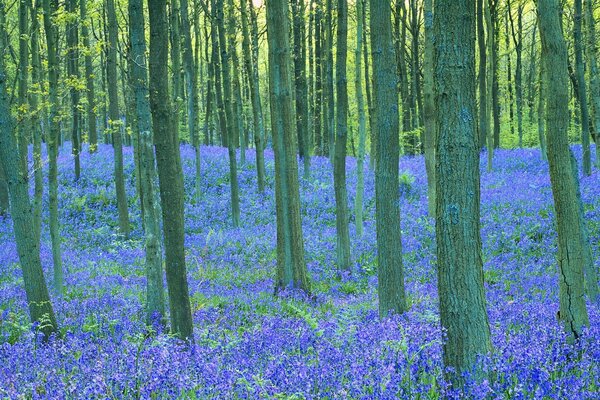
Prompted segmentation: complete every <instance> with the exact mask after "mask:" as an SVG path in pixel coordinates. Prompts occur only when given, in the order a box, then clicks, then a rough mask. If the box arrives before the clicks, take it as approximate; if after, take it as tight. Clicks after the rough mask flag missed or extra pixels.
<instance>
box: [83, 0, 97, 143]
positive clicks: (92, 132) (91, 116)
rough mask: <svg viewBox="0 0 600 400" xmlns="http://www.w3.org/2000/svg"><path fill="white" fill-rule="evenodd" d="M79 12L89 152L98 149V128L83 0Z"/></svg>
mask: <svg viewBox="0 0 600 400" xmlns="http://www.w3.org/2000/svg"><path fill="white" fill-rule="evenodd" d="M79 13H80V20H81V38H82V41H83V48H84V49H85V81H86V89H87V90H86V96H87V128H88V142H89V144H90V147H89V151H90V153H95V152H96V150H97V149H98V128H97V126H96V91H95V86H94V63H93V59H92V51H93V48H92V46H91V45H90V34H89V30H88V23H89V22H88V20H87V19H88V17H87V4H86V1H85V0H80V1H79Z"/></svg>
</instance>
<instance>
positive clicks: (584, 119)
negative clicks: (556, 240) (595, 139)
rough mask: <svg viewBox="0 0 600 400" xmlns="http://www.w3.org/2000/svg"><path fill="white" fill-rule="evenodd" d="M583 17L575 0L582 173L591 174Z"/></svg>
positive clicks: (574, 23)
mask: <svg viewBox="0 0 600 400" xmlns="http://www.w3.org/2000/svg"><path fill="white" fill-rule="evenodd" d="M582 17H583V10H582V0H575V12H574V14H573V41H574V42H575V75H576V77H577V98H578V99H579V110H580V112H581V147H582V148H583V156H582V158H583V174H584V175H585V176H590V175H591V174H592V159H591V153H590V116H589V112H588V103H587V102H588V99H587V88H586V83H585V72H584V70H583V35H582V33H581V21H582V19H583V18H582Z"/></svg>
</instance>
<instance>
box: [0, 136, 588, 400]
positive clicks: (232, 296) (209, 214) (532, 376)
mask: <svg viewBox="0 0 600 400" xmlns="http://www.w3.org/2000/svg"><path fill="white" fill-rule="evenodd" d="M575 152H576V153H577V152H578V150H577V149H575ZM247 156H248V162H247V163H246V164H245V165H243V166H241V167H240V169H239V182H240V186H241V193H242V195H241V209H242V219H241V220H242V227H241V228H239V229H234V228H232V226H231V223H230V218H229V199H230V193H229V176H228V163H227V153H226V150H224V149H222V148H216V147H203V148H202V157H203V159H202V185H203V186H202V196H201V199H200V200H198V201H196V199H195V198H194V193H193V191H194V178H193V176H194V166H193V150H192V149H191V148H190V147H186V146H184V147H183V148H182V158H183V166H184V173H185V188H186V207H185V215H186V255H187V266H188V279H189V285H190V295H191V303H192V312H193V318H194V323H195V332H194V333H195V344H194V346H193V347H191V348H185V347H182V346H181V343H178V342H177V341H176V340H175V339H174V338H172V337H171V336H169V334H168V332H160V331H158V332H155V334H152V335H148V334H147V329H146V326H145V324H144V298H145V277H144V251H143V232H142V224H141V221H140V211H139V205H138V199H137V198H136V196H135V177H134V168H133V161H132V153H131V149H125V172H126V175H127V178H126V182H127V186H128V189H127V190H128V195H129V208H130V213H131V224H132V228H133V233H132V235H131V238H130V239H129V240H123V239H121V238H119V237H118V236H117V235H116V234H115V233H116V232H117V226H118V225H117V217H116V216H117V208H116V200H115V191H114V185H113V177H112V171H113V166H112V149H111V148H110V147H108V146H100V148H99V151H98V153H96V154H93V155H90V154H88V153H87V152H84V153H83V154H82V176H81V179H80V180H79V181H78V182H76V183H75V182H74V174H73V167H72V160H71V159H70V156H69V151H68V150H67V148H66V147H65V148H63V149H62V152H61V156H60V159H59V170H60V175H59V185H60V188H59V193H60V198H59V207H60V220H61V234H62V238H63V242H62V251H63V260H64V264H65V270H66V273H65V283H66V292H65V295H64V298H63V299H61V300H59V299H56V298H54V299H53V301H54V306H55V311H56V313H57V318H58V321H59V324H60V330H61V333H62V336H63V338H62V339H60V340H58V339H56V340H52V341H51V342H50V343H49V344H42V343H41V342H40V340H39V338H37V339H36V330H35V327H32V326H31V325H30V324H29V322H28V317H27V307H26V302H25V293H24V290H23V282H22V275H21V271H20V269H19V265H18V258H17V252H16V247H15V243H14V239H13V234H12V224H11V222H10V220H0V398H3V399H4V398H9V399H12V398H23V399H25V398H34V399H36V398H44V399H46V398H56V399H90V398H101V399H122V398H125V399H130V398H144V399H146V398H151V399H152V398H155V399H162V398H181V399H195V398H197V399H216V398H222V399H258V398H269V399H388V398H418V399H428V398H432V399H435V398H441V397H443V396H446V397H450V398H459V397H464V398H494V399H591V398H600V309H599V307H598V305H597V304H590V303H588V306H589V307H588V311H589V314H590V321H591V327H590V328H589V329H588V330H587V331H586V332H585V334H584V336H583V338H582V339H581V341H580V343H579V344H578V345H577V347H576V348H573V347H570V346H568V345H567V344H566V343H565V337H564V335H563V333H562V331H561V329H560V326H559V324H558V322H557V319H556V312H557V310H558V281H557V266H556V262H555V254H556V233H555V230H554V223H553V218H554V217H553V207H552V192H551V188H550V181H549V177H548V167H547V165H546V164H545V163H544V162H543V161H542V160H541V157H540V152H539V150H535V149H524V150H511V151H498V152H497V153H496V155H495V158H494V162H495V166H496V167H495V170H494V172H492V173H487V172H485V164H484V161H482V177H481V192H482V196H481V199H482V206H481V220H482V228H481V234H482V239H483V261H484V269H485V279H486V294H487V305H488V313H489V320H490V326H491V330H492V340H493V344H494V349H495V352H494V354H493V355H491V357H490V358H488V359H486V360H484V362H485V363H486V365H487V367H488V368H489V369H490V370H491V371H492V372H493V373H492V374H491V376H493V377H494V378H493V379H492V380H490V381H485V382H483V383H482V384H481V383H480V384H475V383H469V384H467V386H466V388H464V390H463V391H462V392H460V393H459V392H453V391H452V390H450V389H449V388H448V385H446V384H445V382H444V379H443V366H442V357H441V344H442V340H443V339H442V331H441V329H440V326H439V314H438V300H437V288H436V264H435V247H434V246H435V244H434V241H435V227H434V222H433V220H431V219H430V218H428V217H427V215H426V213H427V198H426V186H427V185H426V175H425V168H424V160H423V158H422V157H414V158H402V159H401V161H400V169H401V178H400V190H401V193H402V200H401V215H402V232H403V237H402V239H403V251H404V268H405V273H406V282H407V285H406V286H407V291H408V296H409V301H410V304H411V306H410V311H409V312H408V313H406V314H405V315H402V316H395V317H392V318H389V319H386V320H379V318H378V314H377V291H376V290H377V276H376V275H377V274H376V268H377V267H376V246H375V222H374V208H375V201H374V177H373V173H372V172H369V171H368V169H367V173H366V178H365V181H366V193H365V219H366V220H365V233H364V236H363V237H362V238H358V237H357V236H356V234H355V227H354V223H353V222H354V217H353V215H352V217H351V219H352V220H351V228H350V230H351V240H352V258H353V261H354V272H353V274H351V275H349V276H344V277H338V275H337V273H336V267H335V243H336V240H335V201H334V193H333V184H332V168H331V165H330V163H329V161H328V160H327V159H325V158H318V157H316V158H313V160H312V175H311V178H310V180H302V181H301V201H302V213H303V229H304V237H305V248H306V260H307V264H308V269H309V273H310V276H311V279H312V282H313V288H314V297H312V298H304V297H303V296H302V295H300V294H297V293H285V294H284V295H283V296H279V297H274V296H273V277H274V271H275V264H276V260H275V243H276V229H275V214H274V189H273V186H274V178H273V155H272V153H269V152H267V154H266V163H267V173H268V176H267V190H266V193H265V194H264V195H262V196H261V195H259V194H258V193H257V189H256V183H255V182H256V181H255V167H254V164H253V157H254V153H253V152H252V151H248V153H247ZM485 158H486V157H485V155H483V156H482V160H485ZM355 167H356V162H355V160H354V159H353V158H349V159H348V161H347V170H348V196H349V201H350V203H349V204H353V201H354V197H355V190H356V176H355ZM300 175H302V173H300ZM581 179H582V180H581V189H582V197H583V201H584V209H585V216H586V219H587V223H588V230H589V236H590V240H591V242H592V248H593V251H594V256H595V261H596V267H598V265H599V264H600V254H599V242H600V174H598V172H594V174H593V175H592V176H591V177H586V178H581ZM46 195H47V193H46ZM44 201H47V199H46V198H45V199H44ZM352 214H353V211H352ZM41 256H42V263H43V265H44V269H45V272H46V276H47V278H49V279H51V278H50V277H51V268H52V256H51V250H50V239H49V233H48V229H47V209H45V210H44V230H43V234H42V246H41Z"/></svg>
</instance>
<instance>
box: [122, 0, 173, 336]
mask: <svg viewBox="0 0 600 400" xmlns="http://www.w3.org/2000/svg"><path fill="white" fill-rule="evenodd" d="M144 31H145V28H144V7H143V1H142V0H129V35H130V40H131V56H132V58H133V63H132V68H131V74H132V76H131V78H132V83H133V90H134V94H135V109H136V114H137V121H138V123H137V125H138V130H139V135H138V136H139V142H138V145H139V154H140V188H141V193H142V196H141V200H142V203H143V209H144V210H145V212H144V217H143V223H144V233H145V236H146V244H145V246H146V323H148V324H151V323H152V322H153V321H155V320H156V319H159V320H161V321H162V320H163V319H164V318H165V295H164V285H163V270H162V249H161V245H160V223H159V215H158V207H157V204H156V203H155V194H154V177H155V176H156V169H155V166H154V162H155V160H154V146H153V138H152V115H151V111H150V102H149V91H148V76H147V75H146V74H147V72H146V71H147V61H146V39H145V32H144Z"/></svg>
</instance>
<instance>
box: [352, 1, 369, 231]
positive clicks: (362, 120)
mask: <svg viewBox="0 0 600 400" xmlns="http://www.w3.org/2000/svg"><path fill="white" fill-rule="evenodd" d="M363 12H364V0H357V1H356V49H355V50H354V87H355V88H356V106H357V108H358V158H357V160H356V163H357V164H356V175H357V183H356V197H355V199H354V209H355V212H354V213H355V215H356V217H355V218H356V236H358V237H359V238H360V237H362V235H363V197H364V192H365V174H364V164H365V145H366V140H367V120H366V115H365V100H364V98H363V90H362V85H363V83H362V82H363V74H362V68H361V65H362V57H361V51H362V46H363V32H364V28H363V18H362V16H363ZM365 79H368V77H367V76H365Z"/></svg>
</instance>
